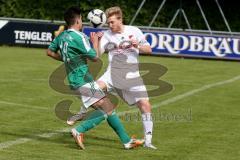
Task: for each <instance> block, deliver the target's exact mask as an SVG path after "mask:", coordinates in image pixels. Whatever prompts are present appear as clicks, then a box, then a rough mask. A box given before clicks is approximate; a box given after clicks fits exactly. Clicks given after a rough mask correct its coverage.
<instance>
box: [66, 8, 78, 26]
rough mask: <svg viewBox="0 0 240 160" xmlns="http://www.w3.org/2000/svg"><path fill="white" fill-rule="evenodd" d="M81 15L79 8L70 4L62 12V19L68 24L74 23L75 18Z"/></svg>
mask: <svg viewBox="0 0 240 160" xmlns="http://www.w3.org/2000/svg"><path fill="white" fill-rule="evenodd" d="M80 17H81V10H80V8H79V7H77V6H72V7H70V8H68V9H67V11H66V12H65V13H64V20H65V22H66V23H67V25H68V26H71V25H74V24H75V22H76V18H80Z"/></svg>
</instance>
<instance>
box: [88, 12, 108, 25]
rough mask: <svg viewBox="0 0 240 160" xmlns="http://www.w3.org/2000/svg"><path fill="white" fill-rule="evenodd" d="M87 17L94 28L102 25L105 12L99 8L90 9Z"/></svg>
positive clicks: (105, 18)
mask: <svg viewBox="0 0 240 160" xmlns="http://www.w3.org/2000/svg"><path fill="white" fill-rule="evenodd" d="M87 19H89V20H90V22H91V23H92V25H93V27H94V28H98V27H102V26H103V25H104V24H105V23H106V21H107V17H106V14H105V13H104V12H103V11H102V10H100V9H94V10H91V11H90V12H89V13H88V16H87Z"/></svg>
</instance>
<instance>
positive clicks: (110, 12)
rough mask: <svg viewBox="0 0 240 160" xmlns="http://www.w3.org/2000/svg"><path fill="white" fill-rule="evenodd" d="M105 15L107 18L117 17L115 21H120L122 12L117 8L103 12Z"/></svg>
mask: <svg viewBox="0 0 240 160" xmlns="http://www.w3.org/2000/svg"><path fill="white" fill-rule="evenodd" d="M105 14H106V16H107V18H109V17H111V16H113V15H115V16H116V17H117V19H122V10H121V8H120V7H118V6H115V7H110V8H108V9H107V10H106V11H105Z"/></svg>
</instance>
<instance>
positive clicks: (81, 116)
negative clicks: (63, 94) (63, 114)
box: [67, 112, 86, 126]
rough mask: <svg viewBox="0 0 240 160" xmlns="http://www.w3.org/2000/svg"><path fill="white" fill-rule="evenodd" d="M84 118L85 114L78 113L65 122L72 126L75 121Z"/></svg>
mask: <svg viewBox="0 0 240 160" xmlns="http://www.w3.org/2000/svg"><path fill="white" fill-rule="evenodd" d="M85 116H86V113H81V112H79V113H77V114H75V115H73V116H72V117H69V118H68V120H67V124H68V125H70V126H72V125H74V123H76V122H77V121H81V120H83V119H84V118H85Z"/></svg>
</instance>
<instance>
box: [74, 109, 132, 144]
mask: <svg viewBox="0 0 240 160" xmlns="http://www.w3.org/2000/svg"><path fill="white" fill-rule="evenodd" d="M106 117H107V122H108V124H109V125H110V126H111V127H112V129H113V130H114V131H115V133H116V134H117V135H118V136H119V138H120V140H121V142H122V143H123V144H125V143H128V142H129V141H130V140H131V139H130V137H129V136H128V134H127V133H126V131H125V129H124V127H123V125H122V123H121V121H120V119H119V118H118V116H117V114H116V113H115V112H113V113H112V114H111V115H108V116H107V114H105V113H104V112H103V111H102V110H99V109H97V110H95V111H93V112H91V113H90V114H89V115H88V117H87V119H85V120H84V121H83V122H82V123H81V124H80V125H78V126H77V127H76V128H75V129H76V130H77V131H78V133H84V132H86V131H88V130H90V129H92V128H94V127H95V126H97V125H98V124H100V123H101V122H102V121H103V120H105V119H106Z"/></svg>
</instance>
